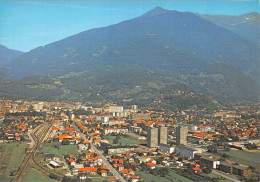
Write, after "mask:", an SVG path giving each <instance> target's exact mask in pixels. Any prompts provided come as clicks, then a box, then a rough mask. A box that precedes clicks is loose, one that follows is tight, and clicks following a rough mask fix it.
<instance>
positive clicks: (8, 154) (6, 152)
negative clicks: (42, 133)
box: [0, 142, 27, 178]
mask: <svg viewBox="0 0 260 182" xmlns="http://www.w3.org/2000/svg"><path fill="white" fill-rule="evenodd" d="M0 147H1V166H5V167H6V168H5V167H4V168H5V171H1V173H2V175H3V176H4V177H7V178H10V177H11V176H14V175H16V172H17V170H18V169H19V166H21V164H22V162H23V161H24V159H25V157H26V153H25V149H26V147H27V145H26V144H24V143H16V142H13V143H1V144H0ZM4 168H3V169H4Z"/></svg>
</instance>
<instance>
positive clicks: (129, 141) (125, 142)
mask: <svg viewBox="0 0 260 182" xmlns="http://www.w3.org/2000/svg"><path fill="white" fill-rule="evenodd" d="M104 138H105V139H106V140H108V142H109V144H111V145H113V146H117V145H120V144H122V145H129V144H141V143H143V142H141V141H139V140H135V139H133V138H130V137H127V136H126V137H125V136H120V139H119V140H118V143H117V144H113V140H114V139H115V138H116V136H112V135H106V136H105V137H104Z"/></svg>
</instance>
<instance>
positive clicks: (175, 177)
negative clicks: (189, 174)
mask: <svg viewBox="0 0 260 182" xmlns="http://www.w3.org/2000/svg"><path fill="white" fill-rule="evenodd" d="M136 174H137V175H138V176H139V177H140V178H142V179H143V180H144V181H156V182H171V181H176V182H178V181H180V182H192V180H190V179H188V178H186V177H184V176H181V175H179V174H177V173H176V172H174V171H173V170H169V174H168V175H166V176H165V177H161V176H158V175H157V176H154V175H152V174H149V173H146V172H143V171H140V170H137V171H136Z"/></svg>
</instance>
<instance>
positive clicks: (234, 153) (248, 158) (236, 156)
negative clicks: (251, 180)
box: [218, 150, 260, 168]
mask: <svg viewBox="0 0 260 182" xmlns="http://www.w3.org/2000/svg"><path fill="white" fill-rule="evenodd" d="M218 153H219V154H220V155H221V154H224V153H225V154H227V155H229V157H228V158H227V159H228V160H231V161H235V162H238V163H241V164H245V165H248V166H253V167H255V168H260V160H259V158H260V152H248V151H243V150H230V151H218Z"/></svg>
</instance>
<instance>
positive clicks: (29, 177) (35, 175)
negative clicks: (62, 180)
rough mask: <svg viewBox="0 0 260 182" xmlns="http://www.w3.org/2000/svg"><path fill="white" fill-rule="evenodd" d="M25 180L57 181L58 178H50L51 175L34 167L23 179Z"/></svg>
mask: <svg viewBox="0 0 260 182" xmlns="http://www.w3.org/2000/svg"><path fill="white" fill-rule="evenodd" d="M23 181H24V182H27V181H28V182H35V181H37V182H38V181H40V182H57V181H56V180H53V179H50V178H49V176H46V175H43V174H41V173H40V172H37V171H35V170H33V169H30V170H29V171H28V173H27V174H26V176H25V177H24V179H23Z"/></svg>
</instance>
